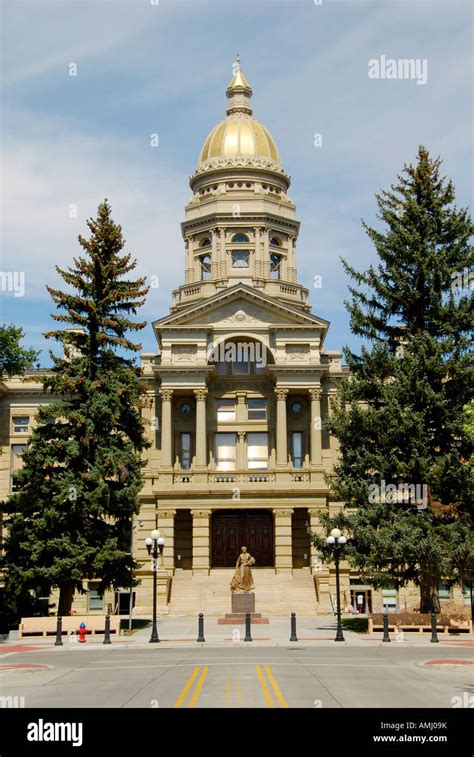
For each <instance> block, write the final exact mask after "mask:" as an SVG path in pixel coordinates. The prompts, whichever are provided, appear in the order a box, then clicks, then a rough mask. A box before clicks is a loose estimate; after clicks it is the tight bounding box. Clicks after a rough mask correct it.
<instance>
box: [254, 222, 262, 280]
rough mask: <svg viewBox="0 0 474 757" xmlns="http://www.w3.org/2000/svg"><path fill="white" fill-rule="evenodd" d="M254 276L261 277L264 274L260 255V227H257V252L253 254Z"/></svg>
mask: <svg viewBox="0 0 474 757" xmlns="http://www.w3.org/2000/svg"><path fill="white" fill-rule="evenodd" d="M253 260H254V262H253V276H254V277H255V278H257V279H258V278H260V277H261V275H262V262H261V257H260V227H259V226H256V227H255V252H254V254H253Z"/></svg>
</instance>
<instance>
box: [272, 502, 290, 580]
mask: <svg viewBox="0 0 474 757" xmlns="http://www.w3.org/2000/svg"><path fill="white" fill-rule="evenodd" d="M292 514H293V510H274V511H273V516H274V529H275V531H274V533H275V572H276V573H293V550H292V538H291V516H292Z"/></svg>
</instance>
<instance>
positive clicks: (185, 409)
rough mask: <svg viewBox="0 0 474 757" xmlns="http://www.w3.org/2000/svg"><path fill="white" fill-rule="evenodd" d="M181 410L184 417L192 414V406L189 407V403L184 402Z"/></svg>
mask: <svg viewBox="0 0 474 757" xmlns="http://www.w3.org/2000/svg"><path fill="white" fill-rule="evenodd" d="M179 409H180V411H181V412H182V414H183V415H189V413H190V412H191V405H189V404H188V403H187V402H183V404H182V405H181V407H180V408H179Z"/></svg>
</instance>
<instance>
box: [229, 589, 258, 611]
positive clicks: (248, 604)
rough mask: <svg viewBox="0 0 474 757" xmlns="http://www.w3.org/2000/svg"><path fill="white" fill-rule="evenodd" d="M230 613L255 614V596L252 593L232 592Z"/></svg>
mask: <svg viewBox="0 0 474 757" xmlns="http://www.w3.org/2000/svg"><path fill="white" fill-rule="evenodd" d="M231 609H232V613H244V615H245V613H247V612H250V613H252V612H255V594H254V593H253V591H242V592H236V591H233V592H232V606H231Z"/></svg>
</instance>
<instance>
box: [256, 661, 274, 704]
mask: <svg viewBox="0 0 474 757" xmlns="http://www.w3.org/2000/svg"><path fill="white" fill-rule="evenodd" d="M255 669H256V671H257V676H258V680H259V682H260V686H261V687H262V691H263V696H264V697H265V701H266V703H267V707H275V705H274V704H273V699H272V698H271V696H270V692H269V691H268V686H267V684H266V682H265V678H264V677H263V673H262V669H261V667H260V665H255Z"/></svg>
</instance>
